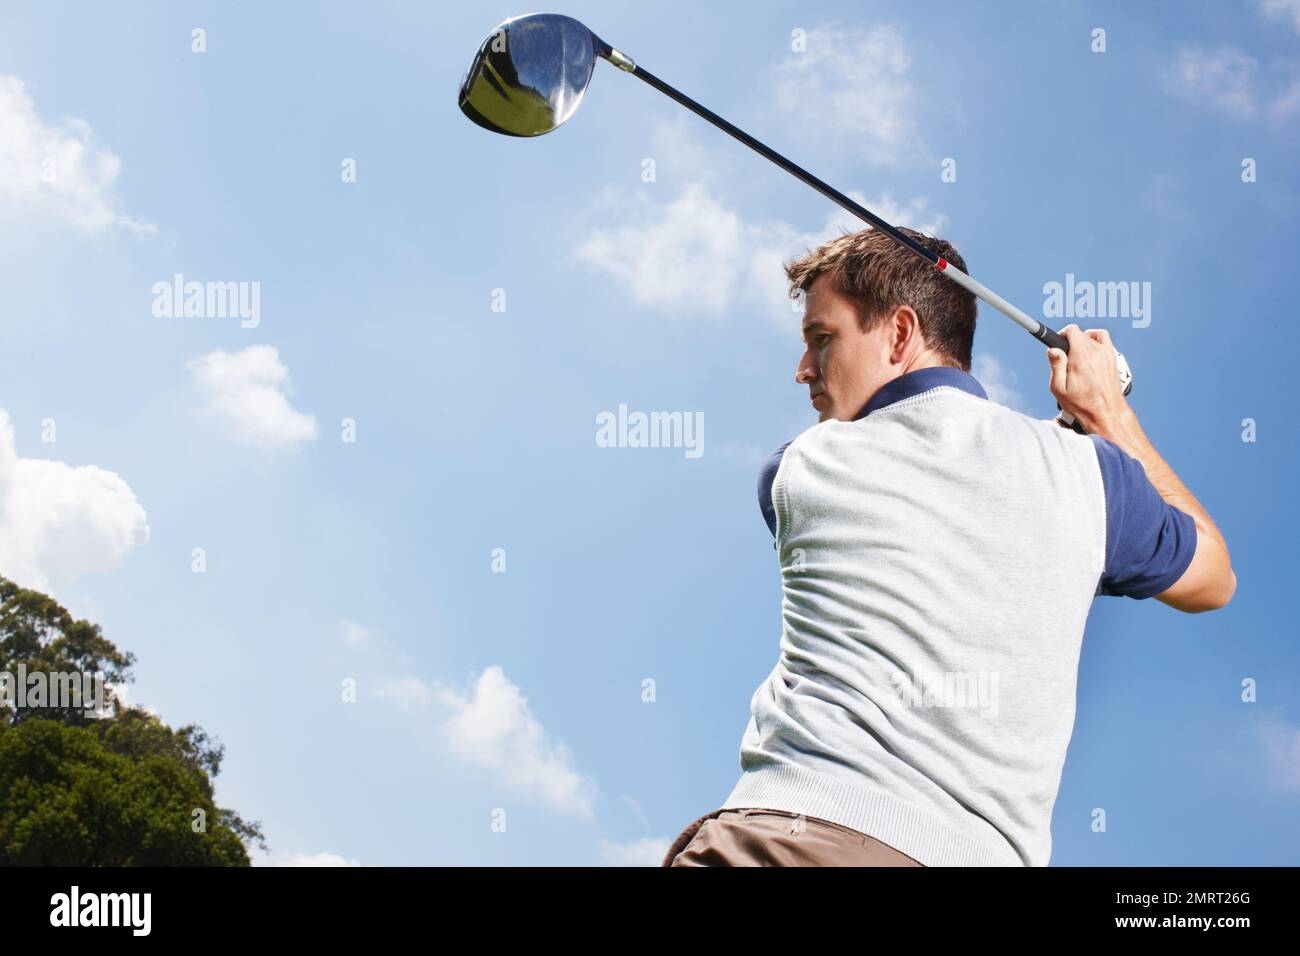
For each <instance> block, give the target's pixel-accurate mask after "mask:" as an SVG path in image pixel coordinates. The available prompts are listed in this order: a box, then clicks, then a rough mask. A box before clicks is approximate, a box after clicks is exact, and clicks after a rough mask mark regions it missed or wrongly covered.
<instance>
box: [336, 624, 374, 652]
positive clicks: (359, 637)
mask: <svg viewBox="0 0 1300 956" xmlns="http://www.w3.org/2000/svg"><path fill="white" fill-rule="evenodd" d="M339 634H340V636H341V637H342V638H343V643H344V644H346V645H347V646H348V647H363V646H365V645H366V644H369V643H370V642H371V639H372V635H371V633H370V630H369V629H368V628H365V627H362V626H361V625H360V624H358V623H357V622H356V621H350V620H348V619H347V618H343V619H342V620H340V621H339Z"/></svg>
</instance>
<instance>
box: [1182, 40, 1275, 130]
mask: <svg viewBox="0 0 1300 956" xmlns="http://www.w3.org/2000/svg"><path fill="white" fill-rule="evenodd" d="M1259 74H1260V69H1259V62H1258V61H1257V60H1256V59H1255V58H1254V57H1253V56H1251V55H1250V54H1248V53H1246V52H1244V51H1242V50H1240V49H1238V48H1236V47H1219V48H1218V49H1215V50H1198V49H1182V50H1180V51H1179V52H1178V58H1177V60H1176V61H1175V62H1174V63H1173V65H1172V66H1171V67H1170V68H1169V69H1168V70H1167V71H1166V72H1165V75H1164V82H1165V88H1166V89H1167V90H1169V92H1171V93H1173V94H1174V95H1175V96H1179V97H1181V98H1183V99H1185V100H1189V101H1191V102H1193V103H1197V104H1200V105H1203V106H1207V107H1209V108H1210V109H1214V110H1217V111H1219V112H1221V113H1225V114H1227V115H1229V116H1233V117H1235V118H1237V119H1254V118H1255V117H1258V116H1263V117H1266V118H1268V119H1271V120H1274V121H1281V120H1284V119H1286V118H1287V117H1289V116H1292V115H1294V114H1295V113H1296V111H1297V109H1300V77H1294V76H1293V77H1291V78H1289V79H1285V80H1282V81H1281V82H1283V83H1285V84H1286V85H1285V89H1280V90H1279V89H1275V90H1274V91H1273V92H1267V91H1261V89H1260V85H1261V84H1260V75H1259ZM1267 85H1268V86H1270V87H1274V86H1275V83H1274V81H1273V80H1269V81H1268V84H1267Z"/></svg>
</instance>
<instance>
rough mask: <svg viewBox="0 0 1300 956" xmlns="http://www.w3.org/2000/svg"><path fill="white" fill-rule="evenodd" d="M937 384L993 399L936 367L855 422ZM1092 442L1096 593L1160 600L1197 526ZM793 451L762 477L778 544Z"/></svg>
mask: <svg viewBox="0 0 1300 956" xmlns="http://www.w3.org/2000/svg"><path fill="white" fill-rule="evenodd" d="M940 385H948V386H951V387H953V388H959V389H961V390H962V391H964V392H969V393H970V394H971V395H975V396H977V397H979V398H983V399H987V398H988V394H987V393H986V392H985V391H984V387H983V386H982V385H980V383H979V382H978V381H976V379H975V377H974V376H973V375H971V374H970V373H969V372H964V371H962V370H961V369H959V368H954V367H952V366H950V365H939V366H933V367H931V368H922V369H916V370H915V371H912V372H907V373H906V374H904V375H900V376H899V377H898V378H896V379H893V380H892V381H889V382H886V383H885V384H884V385H882V386H881V387H880V388H879V389H878V390H877V391H876V394H875V395H873V396H872V397H871V400H870V401H869V402H867V404H866V407H865V408H863V410H862V412H861V413H860V414H859V415H857V416H856V418H855V419H854V420H855V421H856V420H858V419H860V418H865V417H866V416H867V415H870V414H871V413H872V412H874V411H875V410H876V409H878V408H883V407H885V406H886V405H892V404H893V403H894V402H899V401H902V400H903V399H905V398H910V397H912V396H913V395H919V394H920V393H921V392H924V391H927V390H929V389H932V388H936V387H938V386H940ZM1088 437H1089V438H1090V439H1092V442H1093V446H1094V448H1095V449H1096V452H1097V463H1098V465H1099V466H1100V468H1101V480H1102V486H1103V487H1104V488H1105V493H1106V568H1105V571H1104V572H1103V573H1102V576H1101V580H1100V581H1099V582H1098V584H1097V594H1098V595H1105V596H1111V597H1131V598H1149V597H1153V596H1155V595H1157V594H1160V593H1161V592H1163V591H1165V590H1167V589H1168V588H1169V587H1171V586H1172V585H1173V584H1174V583H1175V582H1177V581H1178V579H1179V578H1181V577H1182V576H1183V572H1185V571H1186V570H1187V567H1188V565H1190V564H1191V563H1192V557H1193V556H1194V555H1195V553H1196V522H1195V521H1193V520H1192V517H1191V516H1190V515H1188V514H1187V513H1186V512H1183V511H1181V510H1179V509H1178V508H1175V507H1174V506H1173V505H1171V504H1169V503H1168V502H1167V501H1165V500H1164V498H1162V497H1161V496H1160V492H1159V491H1157V490H1156V487H1155V486H1154V485H1153V484H1151V480H1150V479H1149V478H1148V477H1147V473H1146V469H1144V468H1143V467H1142V463H1141V462H1139V461H1138V460H1137V459H1136V458H1134V457H1133V456H1131V455H1129V454H1128V453H1127V452H1125V451H1124V450H1122V449H1121V448H1120V447H1119V446H1118V445H1116V444H1115V443H1114V442H1112V441H1110V440H1109V439H1106V438H1102V437H1100V436H1098V435H1089V436H1088ZM790 441H794V439H791V440H790ZM789 445H790V442H786V443H785V444H783V445H781V446H780V447H779V448H777V449H776V451H774V452H772V454H771V455H770V456H768V459H767V461H766V462H765V463H764V464H763V467H762V470H761V471H760V472H759V476H758V506H759V509H760V510H761V511H762V513H763V519H764V520H765V521H766V522H767V527H768V530H769V531H770V532H771V533H772V536H773V538H775V536H776V512H775V510H774V509H773V507H772V482H773V481H774V480H775V478H776V471H777V468H779V467H780V465H781V456H782V455H783V454H785V450H786V448H787V447H789ZM773 547H775V543H773Z"/></svg>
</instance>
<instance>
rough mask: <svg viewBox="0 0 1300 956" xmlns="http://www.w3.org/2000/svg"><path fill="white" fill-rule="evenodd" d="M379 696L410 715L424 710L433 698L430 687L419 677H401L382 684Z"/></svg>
mask: <svg viewBox="0 0 1300 956" xmlns="http://www.w3.org/2000/svg"><path fill="white" fill-rule="evenodd" d="M378 694H379V696H380V697H381V698H383V699H384V700H391V701H393V702H394V703H395V704H397V706H398V707H400V708H401V709H402V710H404V711H407V712H408V713H415V712H417V711H421V710H424V709H425V708H426V707H428V706H429V701H430V700H431V698H432V692H431V688H430V686H429V685H428V684H426V683H425V682H424V681H422V680H420V679H419V678H418V677H399V678H397V679H395V680H388V681H385V682H384V683H382V684H380V686H379V691H378Z"/></svg>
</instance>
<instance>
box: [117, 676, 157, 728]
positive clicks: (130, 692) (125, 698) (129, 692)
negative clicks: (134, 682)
mask: <svg viewBox="0 0 1300 956" xmlns="http://www.w3.org/2000/svg"><path fill="white" fill-rule="evenodd" d="M106 686H107V687H108V689H109V690H111V691H112V692H113V696H114V697H116V698H117V699H118V701H119V702H120V703H121V705H122V707H123V709H125V708H128V707H134V708H136V709H138V710H143V711H144V712H145V713H147V714H153V716H155V717H157V718H158V719H159V720H161V719H162V714H160V713H158V711H157V710H155V709H154V708H152V707H150V706H149V705H148V704H141V703H139V702H137V701H133V700H131V698H132V697H133V696H135V688H134V687H132V686H131V685H130V684H107V685H106Z"/></svg>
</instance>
